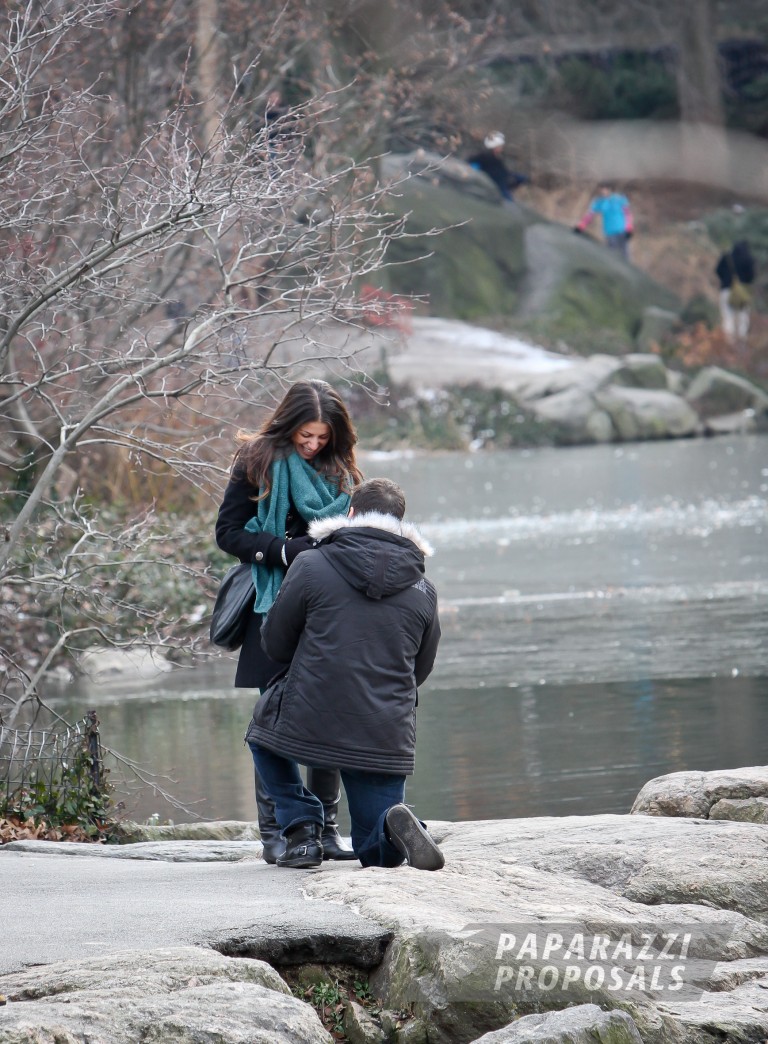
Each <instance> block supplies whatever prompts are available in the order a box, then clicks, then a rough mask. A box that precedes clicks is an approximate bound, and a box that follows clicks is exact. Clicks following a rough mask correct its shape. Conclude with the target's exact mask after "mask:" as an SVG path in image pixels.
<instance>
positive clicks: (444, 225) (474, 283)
mask: <svg viewBox="0 0 768 1044" xmlns="http://www.w3.org/2000/svg"><path fill="white" fill-rule="evenodd" d="M391 203H392V207H393V209H394V210H395V211H396V212H397V213H399V214H403V215H406V214H407V215H409V216H408V218H407V222H406V230H407V232H408V237H406V238H403V239H398V240H395V241H393V243H392V245H391V247H390V252H389V254H388V260H389V261H390V262H395V264H394V265H393V266H392V267H391V268H389V269H388V283H389V286H388V289H390V290H392V291H394V292H396V293H404V294H414V295H416V296H418V297H424V298H426V299H427V301H428V308H429V312H430V314H432V315H439V316H443V317H445V318H453V319H465V320H478V319H481V318H483V317H487V316H489V315H515V314H516V313H517V311H518V309H519V307H520V287H521V286H522V283H523V280H524V278H525V272H526V262H525V249H524V242H523V238H524V229H525V221H524V219H523V218H522V215H521V214H518V213H517V211H516V209H515V208H507V207H504V206H501V205H494V204H492V203H484V202H482V201H481V200H477V199H475V198H473V197H472V196H466V195H463V194H462V193H460V192H456V191H455V190H453V189H450V188H445V187H443V186H441V185H432V184H430V183H429V182H427V181H426V180H425V179H424V178H414V179H412V180H411V181H409V182H406V183H405V184H404V185H403V186H401V187H400V188H399V189H398V195H397V197H396V198H393V199H392V200H391ZM456 226H458V227H456ZM434 229H444V230H445V231H442V232H441V233H440V234H439V235H429V233H430V232H432V231H433V230H434ZM411 237H415V238H411ZM427 255H429V256H427Z"/></svg>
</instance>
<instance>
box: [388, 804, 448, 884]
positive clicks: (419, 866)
mask: <svg viewBox="0 0 768 1044" xmlns="http://www.w3.org/2000/svg"><path fill="white" fill-rule="evenodd" d="M384 825H385V828H386V833H387V835H388V837H389V840H390V841H391V842H392V844H393V845H394V846H395V848H396V849H397V850H398V852H402V854H403V855H404V856H405V858H406V860H407V861H408V866H412V867H413V868H414V870H441V869H442V868H443V867H444V866H445V859H444V858H443V853H442V852H441V851H440V849H439V848H438V847H437V845H436V844H435V842H434V841H433V840H432V838H431V837H430V836H429V834H428V833H427V831H426V830H425V829H424V827H423V826H422V825H421V823H420V822H419V821H418V819H417V818H416V816H414V814H413V812H411V810H410V809H409V808H407V807H406V806H405V805H393V806H392V808H390V809H389V811H388V812H387V814H386V816H385V817H384Z"/></svg>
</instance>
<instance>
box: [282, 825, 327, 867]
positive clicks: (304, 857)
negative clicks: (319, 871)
mask: <svg viewBox="0 0 768 1044" xmlns="http://www.w3.org/2000/svg"><path fill="white" fill-rule="evenodd" d="M322 829H323V828H322V827H321V826H320V824H319V823H297V824H296V826H293V827H291V828H290V830H286V832H285V851H284V852H283V854H282V855H281V856H278V859H277V865H278V866H287V867H290V868H291V869H293V870H311V869H312V868H313V867H315V866H320V864H321V863H322V861H323V843H322V841H321V840H320V835H321V833H322Z"/></svg>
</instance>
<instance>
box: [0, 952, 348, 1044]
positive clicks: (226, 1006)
mask: <svg viewBox="0 0 768 1044" xmlns="http://www.w3.org/2000/svg"><path fill="white" fill-rule="evenodd" d="M2 989H3V991H4V994H5V997H6V999H7V1001H8V1003H7V1004H6V1005H5V1007H3V1008H0V1041H2V1042H4V1044H43V1042H46V1044H54V1042H55V1044H85V1042H86V1041H87V1042H89V1044H136V1041H146V1042H147V1044H149V1042H157V1044H167V1042H168V1041H175V1042H177V1044H199V1042H203V1041H208V1042H211V1044H213V1042H214V1041H215V1042H216V1044H296V1042H297V1041H301V1042H302V1044H331V1041H332V1038H331V1036H330V1034H329V1033H328V1032H327V1031H326V1030H325V1029H323V1026H322V1024H321V1022H320V1020H319V1019H318V1017H317V1015H316V1013H315V1011H314V1010H313V1009H312V1008H311V1007H310V1006H309V1005H308V1004H305V1003H304V1002H302V1001H300V1000H297V999H296V998H295V997H293V996H292V995H291V991H290V990H289V988H288V986H287V985H286V983H285V982H284V981H283V979H282V978H281V977H280V976H279V975H278V973H277V972H276V971H274V969H272V968H270V967H269V965H268V964H264V963H263V962H262V961H254V960H248V959H244V960H235V959H233V958H230V957H222V956H221V954H218V953H214V952H213V951H212V950H204V949H202V948H199V947H194V946H190V947H176V948H169V949H167V950H152V951H149V952H146V951H143V950H130V951H126V952H124V953H117V954H112V955H110V956H106V957H98V958H90V959H88V960H80V961H77V960H74V961H71V962H68V963H66V964H64V965H62V964H51V965H45V966H44V967H42V968H31V969H29V970H28V971H25V972H21V973H19V974H17V975H5V976H3V978H2Z"/></svg>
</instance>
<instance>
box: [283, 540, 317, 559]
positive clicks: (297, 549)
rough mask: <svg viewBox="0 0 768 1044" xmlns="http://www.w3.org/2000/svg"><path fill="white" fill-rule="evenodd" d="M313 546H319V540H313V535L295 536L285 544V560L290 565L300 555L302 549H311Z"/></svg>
mask: <svg viewBox="0 0 768 1044" xmlns="http://www.w3.org/2000/svg"><path fill="white" fill-rule="evenodd" d="M313 547H317V541H316V540H313V539H312V537H308V536H299V537H293V539H291V540H286V542H285V543H284V544H283V561H284V563H285V564H286V565H287V566H289V565H290V564H291V562H292V561H293V560H294V558H296V556H297V555H300V554H301V553H302V551H310V550H311V549H312V548H313Z"/></svg>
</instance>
